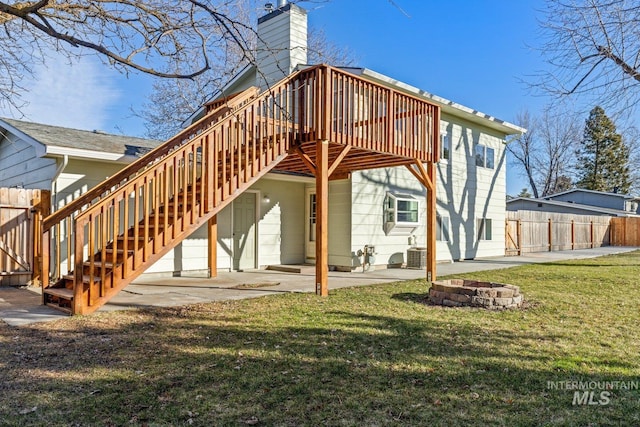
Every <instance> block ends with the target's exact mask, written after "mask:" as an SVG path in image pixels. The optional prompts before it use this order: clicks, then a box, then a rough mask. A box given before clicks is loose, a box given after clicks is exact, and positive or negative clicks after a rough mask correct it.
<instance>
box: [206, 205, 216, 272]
mask: <svg viewBox="0 0 640 427" xmlns="http://www.w3.org/2000/svg"><path fill="white" fill-rule="evenodd" d="M207 232H208V233H207V234H208V236H207V237H208V240H207V261H208V264H209V278H210V279H211V278H214V277H217V276H218V215H214V216H213V217H211V219H209V221H208V222H207Z"/></svg>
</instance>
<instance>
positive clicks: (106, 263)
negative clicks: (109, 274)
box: [83, 260, 114, 268]
mask: <svg viewBox="0 0 640 427" xmlns="http://www.w3.org/2000/svg"><path fill="white" fill-rule="evenodd" d="M83 265H84V266H85V267H91V261H85V262H84V264H83ZM93 266H94V267H98V268H102V267H106V268H113V266H114V264H113V262H112V261H99V260H95V261H93Z"/></svg>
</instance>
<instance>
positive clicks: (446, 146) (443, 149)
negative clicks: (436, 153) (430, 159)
mask: <svg viewBox="0 0 640 427" xmlns="http://www.w3.org/2000/svg"><path fill="white" fill-rule="evenodd" d="M450 159H451V138H449V135H447V134H446V133H442V134H440V160H447V161H448V160H450Z"/></svg>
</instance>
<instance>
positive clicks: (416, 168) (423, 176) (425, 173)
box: [406, 160, 437, 281]
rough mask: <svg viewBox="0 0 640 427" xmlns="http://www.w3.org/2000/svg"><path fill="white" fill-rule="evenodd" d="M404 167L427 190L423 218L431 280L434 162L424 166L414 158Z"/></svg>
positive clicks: (433, 277)
mask: <svg viewBox="0 0 640 427" xmlns="http://www.w3.org/2000/svg"><path fill="white" fill-rule="evenodd" d="M406 167H407V169H409V171H410V172H411V173H412V174H413V175H414V176H415V177H416V178H417V179H418V181H420V183H421V184H422V185H423V186H424V187H425V189H426V190H427V214H426V218H425V224H426V229H427V236H426V238H427V245H426V246H427V265H426V267H427V275H426V279H427V280H428V281H433V280H436V227H437V221H436V215H437V213H436V203H437V200H436V164H435V163H434V162H429V163H428V164H427V167H426V168H425V166H424V165H423V164H422V163H421V162H420V161H419V160H416V161H415V162H414V164H411V165H406Z"/></svg>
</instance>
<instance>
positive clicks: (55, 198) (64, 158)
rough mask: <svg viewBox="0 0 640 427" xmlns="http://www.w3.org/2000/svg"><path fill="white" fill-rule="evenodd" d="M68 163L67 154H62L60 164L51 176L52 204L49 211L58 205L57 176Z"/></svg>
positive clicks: (54, 209)
mask: <svg viewBox="0 0 640 427" xmlns="http://www.w3.org/2000/svg"><path fill="white" fill-rule="evenodd" d="M68 164H69V156H68V155H66V154H65V155H63V156H62V163H61V164H60V166H58V168H57V169H56V171H55V173H54V174H53V178H52V183H53V188H52V191H53V198H52V205H53V206H51V213H53V212H55V211H56V209H57V206H58V177H59V176H60V174H61V173H62V171H63V170H64V168H66V167H67V165H68Z"/></svg>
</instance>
